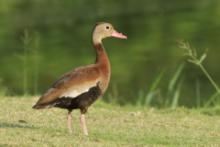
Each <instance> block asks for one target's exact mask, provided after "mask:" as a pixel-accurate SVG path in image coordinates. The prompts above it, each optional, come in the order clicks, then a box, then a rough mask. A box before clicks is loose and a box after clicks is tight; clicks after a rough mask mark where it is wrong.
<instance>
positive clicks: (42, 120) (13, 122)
mask: <svg viewBox="0 0 220 147" xmlns="http://www.w3.org/2000/svg"><path fill="white" fill-rule="evenodd" d="M36 100H37V97H30V98H27V97H25V98H16V97H1V98H0V146H4V147H5V146H6V147H7V146H17V147H25V146H27V147H32V146H36V147H41V146H42V147H44V146H45V147H46V146H48V147H50V146H57V147H71V146H76V147H78V146H85V147H90V146H91V147H99V146H107V147H108V146H109V147H112V146H128V147H129V146H130V147H133V146H193V147H194V146H216V147H217V146H220V115H217V114H215V113H212V111H211V110H210V111H206V110H190V109H185V108H178V109H176V110H170V109H161V110H158V109H155V108H144V107H133V106H124V107H120V106H119V105H111V104H106V103H104V102H102V100H99V101H97V103H95V104H94V105H93V106H92V107H90V109H89V112H88V113H87V115H86V116H87V125H88V128H89V136H88V137H85V136H83V135H82V133H81V130H80V125H79V111H74V112H73V125H74V133H73V134H69V133H68V131H67V128H66V113H67V111H65V110H61V109H56V108H53V109H46V110H33V109H32V108H31V106H32V105H33V104H34V103H35V102H36ZM213 111H214V110H213Z"/></svg>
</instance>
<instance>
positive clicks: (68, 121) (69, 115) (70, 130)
mask: <svg viewBox="0 0 220 147" xmlns="http://www.w3.org/2000/svg"><path fill="white" fill-rule="evenodd" d="M67 127H68V130H69V133H70V134H72V133H73V130H72V114H71V112H70V111H69V112H68V115H67Z"/></svg>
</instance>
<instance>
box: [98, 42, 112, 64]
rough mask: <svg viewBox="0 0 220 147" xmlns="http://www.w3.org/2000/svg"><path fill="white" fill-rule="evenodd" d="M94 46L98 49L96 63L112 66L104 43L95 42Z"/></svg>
mask: <svg viewBox="0 0 220 147" xmlns="http://www.w3.org/2000/svg"><path fill="white" fill-rule="evenodd" d="M94 48H95V50H96V61H95V63H96V64H101V65H105V66H110V62H109V59H108V55H107V53H106V52H105V49H104V47H103V45H102V43H97V44H94Z"/></svg>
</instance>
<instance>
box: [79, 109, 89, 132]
mask: <svg viewBox="0 0 220 147" xmlns="http://www.w3.org/2000/svg"><path fill="white" fill-rule="evenodd" d="M80 124H81V129H82V131H83V134H84V135H86V136H88V130H87V127H86V118H85V114H84V113H81V115H80Z"/></svg>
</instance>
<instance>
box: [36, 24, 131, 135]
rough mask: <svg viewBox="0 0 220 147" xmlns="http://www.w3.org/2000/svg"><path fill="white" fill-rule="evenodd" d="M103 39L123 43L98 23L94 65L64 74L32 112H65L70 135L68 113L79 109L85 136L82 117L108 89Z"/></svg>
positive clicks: (118, 35)
mask: <svg viewBox="0 0 220 147" xmlns="http://www.w3.org/2000/svg"><path fill="white" fill-rule="evenodd" d="M107 37H116V38H121V39H127V37H126V36H125V35H123V34H122V33H118V32H117V31H116V30H115V29H114V27H113V26H112V25H111V24H110V23H98V24H97V25H96V26H95V28H94V30H93V34H92V42H93V46H94V48H95V49H96V61H95V64H91V65H88V66H83V67H79V68H76V69H74V70H72V71H70V72H68V73H66V74H64V75H63V76H62V77H61V78H60V79H59V80H57V81H56V82H55V83H54V84H53V85H52V87H51V88H50V89H48V90H47V91H46V92H45V93H44V94H43V95H42V96H41V97H40V99H39V100H38V102H37V103H36V104H35V105H34V106H33V108H34V109H43V108H50V107H59V108H64V109H67V110H68V116H67V126H68V129H69V132H70V133H71V132H72V115H71V112H72V110H73V109H80V111H81V115H80V123H81V128H82V131H83V133H84V134H85V135H88V131H87V127H86V120H85V115H84V114H85V113H86V112H87V109H88V107H89V106H90V105H91V104H92V103H93V102H94V101H95V100H96V99H97V98H99V97H100V96H102V95H103V94H104V93H105V91H106V89H107V87H108V84H109V80H110V75H111V67H110V62H109V59H108V56H107V54H106V52H105V49H104V47H103V45H102V39H104V38H107Z"/></svg>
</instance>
